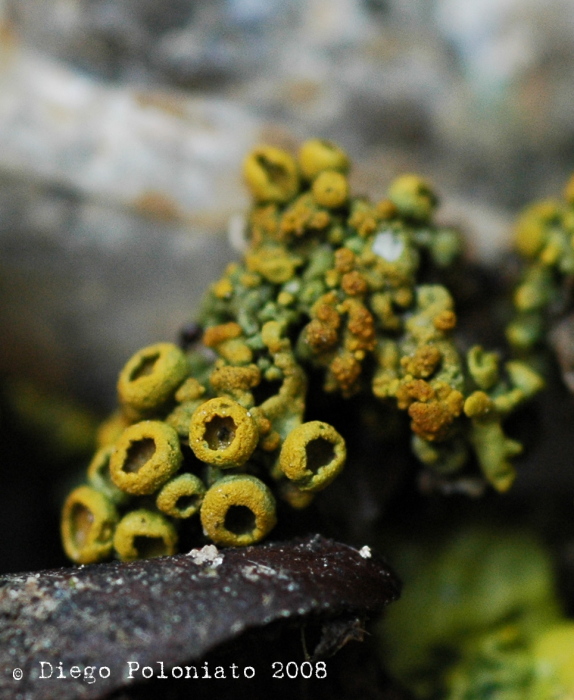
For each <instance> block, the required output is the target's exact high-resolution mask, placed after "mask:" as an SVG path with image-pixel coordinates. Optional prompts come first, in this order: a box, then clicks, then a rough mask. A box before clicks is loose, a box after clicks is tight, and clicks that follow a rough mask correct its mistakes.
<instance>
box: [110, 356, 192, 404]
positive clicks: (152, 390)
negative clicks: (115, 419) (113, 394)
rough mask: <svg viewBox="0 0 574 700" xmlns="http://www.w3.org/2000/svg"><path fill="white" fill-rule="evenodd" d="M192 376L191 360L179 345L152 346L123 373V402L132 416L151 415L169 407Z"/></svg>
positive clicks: (135, 357) (126, 367) (121, 373)
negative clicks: (177, 391) (190, 373)
mask: <svg viewBox="0 0 574 700" xmlns="http://www.w3.org/2000/svg"><path fill="white" fill-rule="evenodd" d="M188 374H189V365H188V361H187V358H186V356H185V354H184V353H183V351H182V350H180V349H179V348H178V347H177V345H173V343H157V344H155V345H150V346H148V347H147V348H143V349H142V350H140V351H139V352H137V353H136V354H135V355H134V356H133V357H131V358H130V359H129V360H128V362H127V364H126V365H125V367H124V368H123V369H122V371H121V372H120V376H119V379H118V396H119V400H120V403H121V404H122V406H123V407H124V409H125V410H126V411H127V412H128V414H129V415H130V416H138V417H144V416H149V415H150V414H152V413H153V412H154V411H157V410H159V409H161V408H163V407H164V406H165V404H166V403H167V402H168V401H169V400H170V399H171V398H172V397H173V395H174V393H175V391H176V389H177V388H178V387H179V385H180V384H181V383H182V382H183V381H184V379H185V378H186V377H187V376H188Z"/></svg>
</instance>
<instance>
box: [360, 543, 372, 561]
mask: <svg viewBox="0 0 574 700" xmlns="http://www.w3.org/2000/svg"><path fill="white" fill-rule="evenodd" d="M359 556H361V557H363V559H370V558H371V557H372V554H371V548H370V547H368V546H367V545H365V546H364V547H361V549H359Z"/></svg>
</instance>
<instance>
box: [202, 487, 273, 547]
mask: <svg viewBox="0 0 574 700" xmlns="http://www.w3.org/2000/svg"><path fill="white" fill-rule="evenodd" d="M200 518H201V524H202V526H203V529H204V531H205V533H206V535H207V536H208V537H209V538H210V539H211V540H212V541H213V542H215V543H216V544H219V545H223V546H225V547H237V546H245V545H250V544H255V543H256V542H259V541H260V540H262V539H263V538H264V537H265V536H266V535H267V534H268V533H269V532H270V531H271V530H272V529H273V527H274V526H275V523H276V521H277V518H276V515H275V499H274V498H273V494H272V493H271V491H270V490H269V488H268V487H267V486H266V485H265V484H264V483H263V482H262V481H260V480H259V479H257V478H255V477H254V476H249V475H233V476H227V477H223V478H222V479H219V480H217V481H216V482H215V483H214V484H213V486H211V488H209V489H208V491H207V493H206V494H205V497H204V499H203V503H202V505H201V511H200Z"/></svg>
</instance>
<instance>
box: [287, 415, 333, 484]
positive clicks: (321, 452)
mask: <svg viewBox="0 0 574 700" xmlns="http://www.w3.org/2000/svg"><path fill="white" fill-rule="evenodd" d="M346 455H347V451H346V447H345V441H344V440H343V438H342V437H341V435H340V434H339V433H338V432H337V431H336V430H335V428H333V426H332V425H329V424H328V423H323V422H322V421H318V420H314V421H309V422H308V423H302V424H301V425H300V426H298V427H297V428H294V429H293V430H292V431H291V432H290V433H289V435H288V436H287V437H286V438H285V441H284V442H283V447H282V448H281V455H280V457H279V466H280V468H281V471H282V472H283V473H284V474H285V476H286V477H287V478H288V479H290V480H291V481H293V482H294V483H295V485H296V486H297V488H298V489H300V490H301V491H321V490H322V489H324V488H325V487H326V486H328V485H329V484H330V483H331V482H332V481H333V479H335V477H337V476H338V474H339V473H340V472H341V470H342V469H343V467H344V465H345V459H346Z"/></svg>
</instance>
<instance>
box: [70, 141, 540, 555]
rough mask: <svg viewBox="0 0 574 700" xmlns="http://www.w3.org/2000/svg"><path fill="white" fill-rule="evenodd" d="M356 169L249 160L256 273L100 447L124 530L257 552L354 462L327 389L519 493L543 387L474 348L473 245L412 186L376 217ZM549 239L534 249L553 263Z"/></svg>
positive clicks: (148, 377)
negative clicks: (519, 413) (316, 391)
mask: <svg viewBox="0 0 574 700" xmlns="http://www.w3.org/2000/svg"><path fill="white" fill-rule="evenodd" d="M348 170H349V159H348V158H347V155H346V154H345V153H344V152H343V151H342V150H341V149H340V148H339V147H338V146H336V145H335V144H332V143H330V142H328V141H320V140H312V141H308V142H306V143H304V144H303V145H302V146H301V148H300V150H299V154H298V156H297V157H295V156H293V155H291V154H289V153H287V152H286V151H283V150H281V149H278V148H274V147H270V146H260V147H258V148H256V149H255V150H254V151H253V152H252V153H251V154H249V155H248V156H247V158H246V160H245V162H244V177H245V181H246V184H247V187H248V189H249V190H250V192H251V195H252V197H253V205H252V208H251V210H250V212H249V214H248V216H247V217H246V237H247V247H246V250H245V252H244V255H243V259H242V260H241V261H240V262H236V263H232V264H230V265H229V266H228V267H227V269H226V270H225V271H224V273H223V275H222V276H221V278H220V279H219V280H217V281H216V282H214V283H213V284H212V285H211V287H210V288H209V290H208V291H207V294H206V296H205V299H204V302H203V306H202V309H201V312H200V316H199V319H198V321H199V324H198V325H194V330H193V342H190V343H187V342H185V343H183V349H182V348H178V347H177V346H175V345H172V344H170V343H160V344H157V345H153V346H150V347H148V348H144V349H143V350H141V351H140V352H138V353H136V354H135V355H134V356H133V357H132V358H131V359H130V360H129V361H128V362H127V364H126V366H125V367H124V369H123V370H122V372H121V373H120V379H119V382H118V395H119V404H120V408H119V411H118V412H117V413H116V414H114V415H113V416H112V417H111V418H110V419H109V420H108V421H106V422H105V423H104V425H103V426H102V428H101V430H100V432H99V445H100V447H102V448H105V449H106V450H107V452H105V453H104V452H102V453H99V457H98V460H99V461H98V462H97V465H96V466H94V464H93V465H92V466H91V468H90V471H89V477H88V478H89V481H90V484H91V487H92V488H94V489H98V490H99V491H101V493H102V494H104V495H105V496H106V498H108V499H109V500H110V501H111V502H113V503H115V504H116V505H117V507H118V508H119V509H120V515H121V516H122V517H123V519H122V520H121V522H120V525H119V526H118V528H119V529H120V531H122V530H125V529H126V528H127V525H126V524H125V523H128V524H130V527H132V526H133V522H132V521H131V520H129V519H128V520H126V518H128V516H129V515H130V513H133V512H138V513H140V516H139V517H140V520H141V519H142V518H143V520H141V522H144V521H145V522H147V520H146V518H147V519H149V518H151V515H145V517H144V515H142V513H147V514H152V515H154V517H155V516H157V518H159V520H157V518H156V520H157V522H161V523H164V522H165V523H168V524H169V527H170V528H173V532H174V533H175V532H176V528H180V527H183V525H185V523H186V522H187V521H188V520H190V519H191V518H192V517H193V515H194V514H196V513H197V512H199V518H200V520H201V524H202V526H203V530H204V534H205V535H206V536H207V538H209V539H210V540H212V541H213V542H214V543H215V544H217V545H225V546H228V545H244V544H252V543H254V542H257V541H259V540H260V539H262V538H263V537H265V536H266V535H267V534H268V533H269V531H270V530H271V529H272V527H273V526H274V524H275V522H276V517H277V516H276V506H275V501H276V499H281V500H282V501H284V502H285V503H287V504H288V505H290V506H291V507H292V508H293V509H295V510H297V509H301V508H304V507H306V506H308V505H309V503H311V501H312V500H313V498H314V497H315V494H316V493H317V492H318V491H321V490H323V489H324V488H325V487H327V486H328V485H329V484H330V483H331V482H332V481H333V480H334V479H335V478H336V477H337V476H338V474H339V473H340V472H341V470H342V468H343V466H344V463H345V458H346V446H345V439H344V426H340V431H339V430H336V429H335V427H333V426H332V425H329V424H328V423H325V422H324V421H322V420H321V418H322V416H312V415H308V413H309V404H310V401H309V398H310V397H309V386H310V385H311V382H313V384H312V386H313V387H316V386H317V385H321V386H322V388H323V391H324V392H326V393H327V394H331V395H333V396H338V397H340V398H341V399H347V398H350V397H353V396H361V395H363V396H369V395H370V396H372V397H375V399H377V400H378V401H379V402H380V403H381V404H382V405H383V406H384V412H383V411H382V412H381V414H382V415H389V412H391V413H393V414H394V415H399V416H401V415H402V416H404V417H405V419H406V421H410V429H411V443H412V451H413V453H414V454H415V455H416V456H417V457H418V458H419V459H420V460H421V461H422V462H423V464H424V465H425V466H426V468H427V469H431V470H435V471H436V472H438V473H440V474H441V475H444V474H456V473H458V472H459V471H460V470H461V469H463V468H465V467H466V465H467V464H472V463H473V459H474V463H477V464H478V466H479V467H480V469H481V471H482V475H483V478H484V479H485V480H486V481H487V482H489V483H490V484H492V486H493V487H494V488H495V489H497V490H499V491H505V490H506V489H508V488H509V487H510V485H511V483H512V481H513V479H514V476H515V472H514V467H513V465H512V462H511V458H512V456H513V455H515V454H517V453H518V452H519V451H520V446H519V445H518V443H517V442H515V441H514V440H512V439H510V438H508V437H507V436H506V435H505V433H504V431H503V428H502V423H503V421H504V420H505V419H506V417H507V416H508V415H509V414H510V413H511V412H512V411H514V410H515V409H516V408H517V407H518V406H519V405H520V404H521V403H523V402H524V401H526V400H528V399H529V398H530V397H531V396H532V395H533V394H534V393H535V392H536V391H537V390H538V389H539V388H540V385H541V382H540V380H539V378H538V376H537V375H536V374H535V373H534V372H533V371H532V370H529V369H528V368H527V367H526V365H523V364H522V363H521V362H520V361H513V362H502V361H501V360H500V358H499V357H498V355H497V354H496V353H492V352H487V351H485V350H483V349H482V348H480V347H473V348H471V349H470V350H468V351H467V352H463V351H462V350H461V349H460V348H459V346H458V344H457V340H456V325H457V315H456V310H455V300H454V298H453V295H452V294H451V292H450V291H449V289H447V288H446V286H444V285H442V284H438V283H437V282H436V280H437V279H440V275H441V273H442V272H443V270H444V269H445V268H448V267H449V266H452V265H453V264H456V261H457V260H458V259H459V258H460V255H461V250H462V241H461V236H460V235H459V233H458V232H456V231H455V230H453V229H451V228H447V227H444V226H439V225H437V224H435V223H434V222H433V214H434V210H435V209H436V207H437V204H438V197H437V195H436V193H435V192H434V190H433V188H432V186H431V184H430V183H429V182H427V181H426V180H424V179H422V178H420V177H419V176H416V175H404V176H402V177H399V178H397V179H396V180H395V181H394V182H392V183H391V185H390V187H389V191H388V196H387V197H386V198H384V199H382V200H381V201H379V202H377V203H375V204H373V203H371V202H370V201H368V200H367V199H366V198H363V197H356V196H353V195H352V193H351V191H350V186H349V180H348V178H347V173H348ZM544 217H546V218H547V213H544V216H543V217H542V219H543V221H546V218H544ZM539 218H540V217H539ZM537 220H538V219H537ZM535 228H536V227H535ZM536 231H538V233H536V234H523V236H522V238H523V239H524V242H523V248H525V249H527V250H536V251H538V249H539V248H541V247H542V246H543V244H542V243H540V240H542V239H541V237H540V232H539V229H536ZM533 236H534V238H533ZM536 236H538V238H536ZM542 238H544V236H542ZM539 239H540V240H539ZM200 340H201V344H200ZM383 429H384V426H381V430H383ZM106 464H109V474H108V473H107V472H106V466H105V465H106ZM118 492H120V493H121V494H123V500H122V498H120V497H119V496H118ZM142 509H143V510H142ZM235 516H237V517H235ZM64 518H65V519H66V518H69V515H66V514H65V516H64ZM134 522H135V521H134ZM150 522H151V521H150ZM154 522H156V521H154ZM134 527H135V526H134ZM142 527H143V525H142ZM150 527H151V526H150ZM165 527H166V528H167V525H166V526H165ZM66 528H68V529H66ZM68 530H69V527H68V525H66V524H65V526H64V531H65V532H68ZM166 531H167V530H166ZM170 532H171V530H170ZM130 533H132V534H133V537H143V536H144V535H143V534H134V533H136V530H134V529H133V527H132V530H128V534H127V535H124V536H122V537H119V536H118V537H116V538H115V540H114V541H115V542H116V546H115V549H116V554H117V555H118V556H120V557H122V558H132V557H134V556H140V554H138V553H137V552H136V553H134V552H135V551H136V550H137V547H135V549H134V548H133V547H132V545H130V544H129V538H130V537H131V536H132V534H130ZM132 539H133V538H132ZM165 542H168V543H169V544H166V545H165V547H163V548H162V547H157V548H156V551H157V553H165V552H167V551H171V549H172V548H173V547H174V546H175V545H173V543H172V539H171V535H170V536H169V537H167V535H166V540H165ZM118 547H120V549H118ZM67 551H68V553H69V554H70V553H71V552H72V554H70V556H72V558H75V559H76V560H78V559H77V557H74V556H73V548H71V547H70V546H68V545H67ZM149 551H150V548H149V547H147V548H146V552H149ZM109 553H110V552H107V553H106V556H107V554H109ZM142 556H143V555H142Z"/></svg>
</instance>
